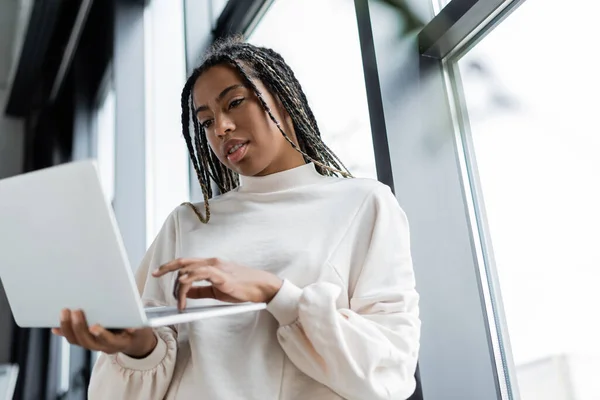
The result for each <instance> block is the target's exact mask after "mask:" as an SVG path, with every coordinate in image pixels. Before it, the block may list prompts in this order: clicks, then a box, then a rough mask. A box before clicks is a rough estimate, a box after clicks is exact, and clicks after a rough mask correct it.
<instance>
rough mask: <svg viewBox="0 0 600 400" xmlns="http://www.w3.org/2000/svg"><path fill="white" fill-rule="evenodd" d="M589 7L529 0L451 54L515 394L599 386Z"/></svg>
mask: <svg viewBox="0 0 600 400" xmlns="http://www.w3.org/2000/svg"><path fill="white" fill-rule="evenodd" d="M582 10H585V12H582ZM599 12H600V6H599V5H598V4H596V3H593V2H588V1H584V0H574V1H571V2H569V3H568V4H566V3H564V2H559V1H541V0H530V1H527V2H524V3H523V5H521V6H520V7H519V8H518V9H517V10H516V11H515V12H514V13H513V14H512V15H510V16H509V17H508V18H507V19H506V20H504V21H503V22H502V23H501V24H499V25H498V27H496V28H495V29H494V30H493V31H492V32H491V33H490V34H489V35H487V36H486V37H485V38H484V39H483V40H482V41H481V42H479V43H478V44H477V45H476V46H475V47H474V48H473V49H471V50H470V51H468V52H467V53H466V54H465V55H464V56H462V58H460V59H459V60H458V61H457V62H456V64H453V63H454V61H451V64H453V65H451V71H453V72H452V73H454V74H455V75H454V76H453V77H458V73H460V80H461V81H462V90H463V92H464V93H463V95H464V104H465V106H466V107H465V109H460V110H459V113H462V114H464V115H463V116H465V117H466V114H468V124H465V125H464V127H465V129H464V130H463V134H465V135H466V136H465V137H466V141H465V143H467V144H468V143H470V145H467V147H468V148H469V147H470V149H468V150H470V151H471V159H472V160H473V164H472V168H471V172H472V174H471V176H470V179H471V181H472V182H474V185H475V186H478V187H479V188H480V194H481V196H480V197H478V198H476V202H477V203H478V205H479V208H480V210H481V211H482V214H481V215H485V219H486V221H484V220H483V217H481V218H479V221H478V222H479V224H480V226H479V228H480V229H484V230H485V229H486V226H484V224H487V232H484V234H485V235H487V236H489V240H490V242H491V244H492V245H493V259H492V254H491V251H490V252H489V254H488V256H489V259H490V260H491V261H492V262H493V264H495V270H496V271H497V275H498V278H499V282H498V284H499V287H500V288H501V291H502V306H503V308H504V311H505V316H506V323H507V331H508V334H509V337H510V346H511V347H512V355H511V356H512V359H513V360H514V364H515V368H516V369H515V372H516V377H517V382H513V391H516V390H520V398H521V399H522V400H539V399H544V400H555V399H556V400H563V399H564V400H567V399H575V400H586V399H592V398H597V396H598V393H600V383H599V381H598V379H597V378H596V375H597V373H598V371H600V344H599V342H598V334H599V333H600V325H599V324H598V322H597V318H596V317H595V315H596V314H597V304H600V291H598V289H597V287H598V285H599V284H600V268H599V266H600V253H598V251H597V247H598V244H599V243H600V230H599V229H598V227H599V226H600V209H599V207H598V205H599V204H600V184H599V183H598V182H599V179H598V177H599V176H600V157H599V156H598V155H599V154H600V136H599V135H598V132H599V130H600V123H599V122H598V119H597V109H598V104H600V99H599V96H600V76H599V75H598V72H597V67H596V65H595V64H594V63H592V62H588V60H587V59H586V57H581V55H586V54H589V51H590V47H589V45H590V44H589V42H588V41H585V40H581V38H591V37H596V36H597V28H596V25H597V21H596V16H597V15H598V13H599ZM459 94H460V93H459ZM459 101H460V100H459ZM463 121H466V119H464V120H463ZM467 125H468V126H467ZM475 159H476V166H475V163H474V162H475ZM475 173H476V174H477V175H478V177H476V176H475ZM484 208H485V210H483V209H484ZM487 267H488V268H491V267H493V266H492V265H491V263H490V264H488V265H487ZM496 301H500V298H499V297H496ZM508 339H509V338H508V337H504V338H501V340H504V341H507V340H508ZM517 385H518V389H517V387H516V386H517Z"/></svg>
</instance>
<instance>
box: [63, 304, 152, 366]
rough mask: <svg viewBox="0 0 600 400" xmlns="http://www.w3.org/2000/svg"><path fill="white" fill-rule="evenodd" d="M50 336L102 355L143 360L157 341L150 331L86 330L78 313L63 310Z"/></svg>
mask: <svg viewBox="0 0 600 400" xmlns="http://www.w3.org/2000/svg"><path fill="white" fill-rule="evenodd" d="M52 333H54V334H55V335H59V336H64V338H65V339H67V341H68V342H69V343H71V344H74V345H78V346H81V347H84V348H86V349H88V350H94V351H101V352H103V353H106V354H114V353H124V354H126V355H128V356H130V357H134V358H144V357H146V356H148V355H149V354H150V353H152V350H154V348H155V347H156V344H157V339H156V336H155V334H154V331H153V330H152V328H141V329H124V330H123V331H121V332H119V333H112V332H110V331H108V330H107V329H105V328H103V327H101V326H100V325H93V326H91V327H88V324H87V321H86V319H85V315H84V313H83V311H81V310H68V309H64V310H62V312H61V315H60V328H54V329H52Z"/></svg>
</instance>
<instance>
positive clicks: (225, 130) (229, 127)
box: [215, 114, 235, 137]
mask: <svg viewBox="0 0 600 400" xmlns="http://www.w3.org/2000/svg"><path fill="white" fill-rule="evenodd" d="M234 130H235V124H234V123H233V120H232V119H231V118H229V117H228V116H227V115H225V114H220V115H216V116H215V134H216V135H217V136H218V137H223V136H227V135H229V134H230V133H231V132H233V131H234Z"/></svg>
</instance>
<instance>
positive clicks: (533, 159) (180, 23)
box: [0, 0, 600, 400]
mask: <svg viewBox="0 0 600 400" xmlns="http://www.w3.org/2000/svg"><path fill="white" fill-rule="evenodd" d="M599 15H600V3H597V2H594V1H591V0H571V1H569V2H568V3H567V2H564V1H559V0H451V1H450V0H448V1H446V0H319V1H300V0H274V1H273V0H270V1H269V0H229V1H226V0H0V179H2V178H8V177H11V176H15V175H18V174H21V173H26V172H29V171H34V170H37V169H40V168H45V167H49V166H53V165H57V164H61V163H66V162H70V161H74V160H81V159H88V158H93V159H96V160H97V161H98V165H99V167H100V171H101V177H102V182H103V185H104V190H105V193H106V196H107V199H108V200H109V201H110V202H111V203H112V204H113V207H114V210H115V215H116V217H117V220H118V223H119V226H120V228H121V231H122V234H123V239H124V242H125V246H126V248H127V251H128V254H129V256H130V258H131V263H132V265H134V266H136V265H137V264H138V263H139V261H140V260H141V258H142V256H143V254H144V252H145V250H146V248H147V246H148V245H149V243H150V242H151V241H152V240H153V238H154V236H155V235H156V233H157V232H158V229H160V227H161V225H162V223H163V221H164V219H165V218H166V216H167V215H168V214H169V213H170V211H171V210H172V209H173V208H174V207H176V206H177V205H179V204H180V203H181V202H184V201H189V200H193V201H196V200H199V199H201V192H200V188H199V185H198V184H197V181H196V180H195V174H194V173H190V164H189V161H188V158H187V151H186V147H185V143H184V140H183V138H182V135H181V125H180V124H181V122H180V115H181V110H180V94H181V89H182V87H183V84H184V82H185V80H186V77H187V74H189V73H190V72H191V70H192V69H193V68H194V67H195V66H197V65H198V64H199V62H200V60H201V55H202V53H203V52H204V51H205V50H206V49H207V47H208V46H210V44H211V43H212V42H213V41H214V40H215V39H217V38H219V37H222V36H226V35H229V34H232V33H242V34H244V36H245V38H246V40H248V41H249V42H251V43H253V44H257V45H262V46H266V47H271V48H273V49H275V50H276V51H278V52H280V53H281V54H282V55H283V57H284V58H285V59H286V61H287V62H288V63H289V64H290V66H291V67H292V69H293V70H294V72H295V74H296V76H297V78H298V79H299V81H300V82H301V83H302V85H303V88H304V91H305V92H306V95H307V98H308V101H309V103H310V105H311V107H312V109H313V111H314V114H315V116H316V118H317V121H318V123H319V125H320V130H321V132H322V135H323V137H324V140H325V142H326V143H327V144H328V145H329V146H330V147H331V148H332V149H333V150H334V151H335V152H336V153H337V154H338V155H339V156H340V158H341V159H342V160H343V161H344V163H345V164H346V166H347V167H348V168H349V169H350V171H351V172H352V173H353V174H354V175H355V176H357V177H365V178H372V179H379V180H380V181H382V182H384V183H386V184H388V185H390V186H391V187H392V188H393V190H394V192H395V194H396V196H397V198H398V200H399V202H400V204H401V205H402V207H403V208H404V209H405V210H406V212H407V214H408V217H409V221H410V223H411V230H412V233H411V235H412V236H411V239H412V249H413V258H414V263H415V272H416V275H417V286H418V290H419V292H420V294H421V317H422V320H423V332H422V349H421V353H420V362H419V374H418V378H419V381H420V383H421V387H419V388H418V390H417V392H416V393H415V395H414V397H413V399H427V400H438V399H440V400H445V399H469V400H470V399H472V400H494V399H503V400H504V399H511V400H512V399H522V400H597V399H600V380H598V379H597V377H598V376H599V375H600V344H599V341H598V337H600V323H599V322H598V318H597V317H595V315H597V309H596V307H597V306H598V304H600V291H599V290H597V286H596V285H598V284H599V283H600V251H599V250H598V248H599V247H598V246H599V244H600V228H599V227H600V211H599V207H598V205H599V204H600V183H599V182H600V179H598V177H599V175H600V157H598V154H600V126H599V125H600V124H599V123H598V118H597V112H598V111H597V110H598V105H599V104H600V101H599V98H598V96H599V94H600V75H599V74H598V73H597V72H596V66H595V63H594V62H593V60H592V59H591V58H593V48H594V43H595V42H596V40H597V38H598V37H599V35H600V34H599V33H598V29H597V28H596V25H595V24H596V23H597V19H596V17H597V16H599ZM40 206H41V207H43V206H44V200H43V199H40ZM48 211H49V212H51V210H48ZM0 223H2V221H0ZM0 251H2V243H0ZM0 284H1V282H0ZM48 284H49V285H55V286H56V287H57V290H59V288H60V282H48ZM90 290H93V288H90ZM106 295H107V296H109V295H110V293H107V294H106ZM32 297H35V294H34V293H32ZM39 301H40V302H42V301H43V299H39ZM95 356H96V355H95V354H92V353H90V352H88V351H84V350H82V349H80V348H77V347H73V346H70V345H69V344H68V343H66V342H64V341H62V340H61V339H59V338H57V337H53V336H52V335H51V334H50V332H49V331H48V330H44V329H22V328H19V327H18V326H16V325H15V323H14V320H13V319H12V316H11V312H10V307H9V306H8V302H7V299H6V297H5V295H4V291H3V290H2V288H1V286H0V364H1V365H0V399H3V398H4V397H3V396H4V393H9V392H10V393H13V392H14V394H7V395H6V398H14V399H36V400H37V399H85V398H86V389H87V385H88V382H89V376H90V371H91V368H92V366H93V362H94V360H95Z"/></svg>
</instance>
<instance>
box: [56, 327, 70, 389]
mask: <svg viewBox="0 0 600 400" xmlns="http://www.w3.org/2000/svg"><path fill="white" fill-rule="evenodd" d="M59 357H60V367H59V368H60V370H59V379H58V392H59V393H67V392H68V391H69V380H70V376H71V345H70V344H69V342H67V339H65V338H64V337H61V338H60V356H59Z"/></svg>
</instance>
